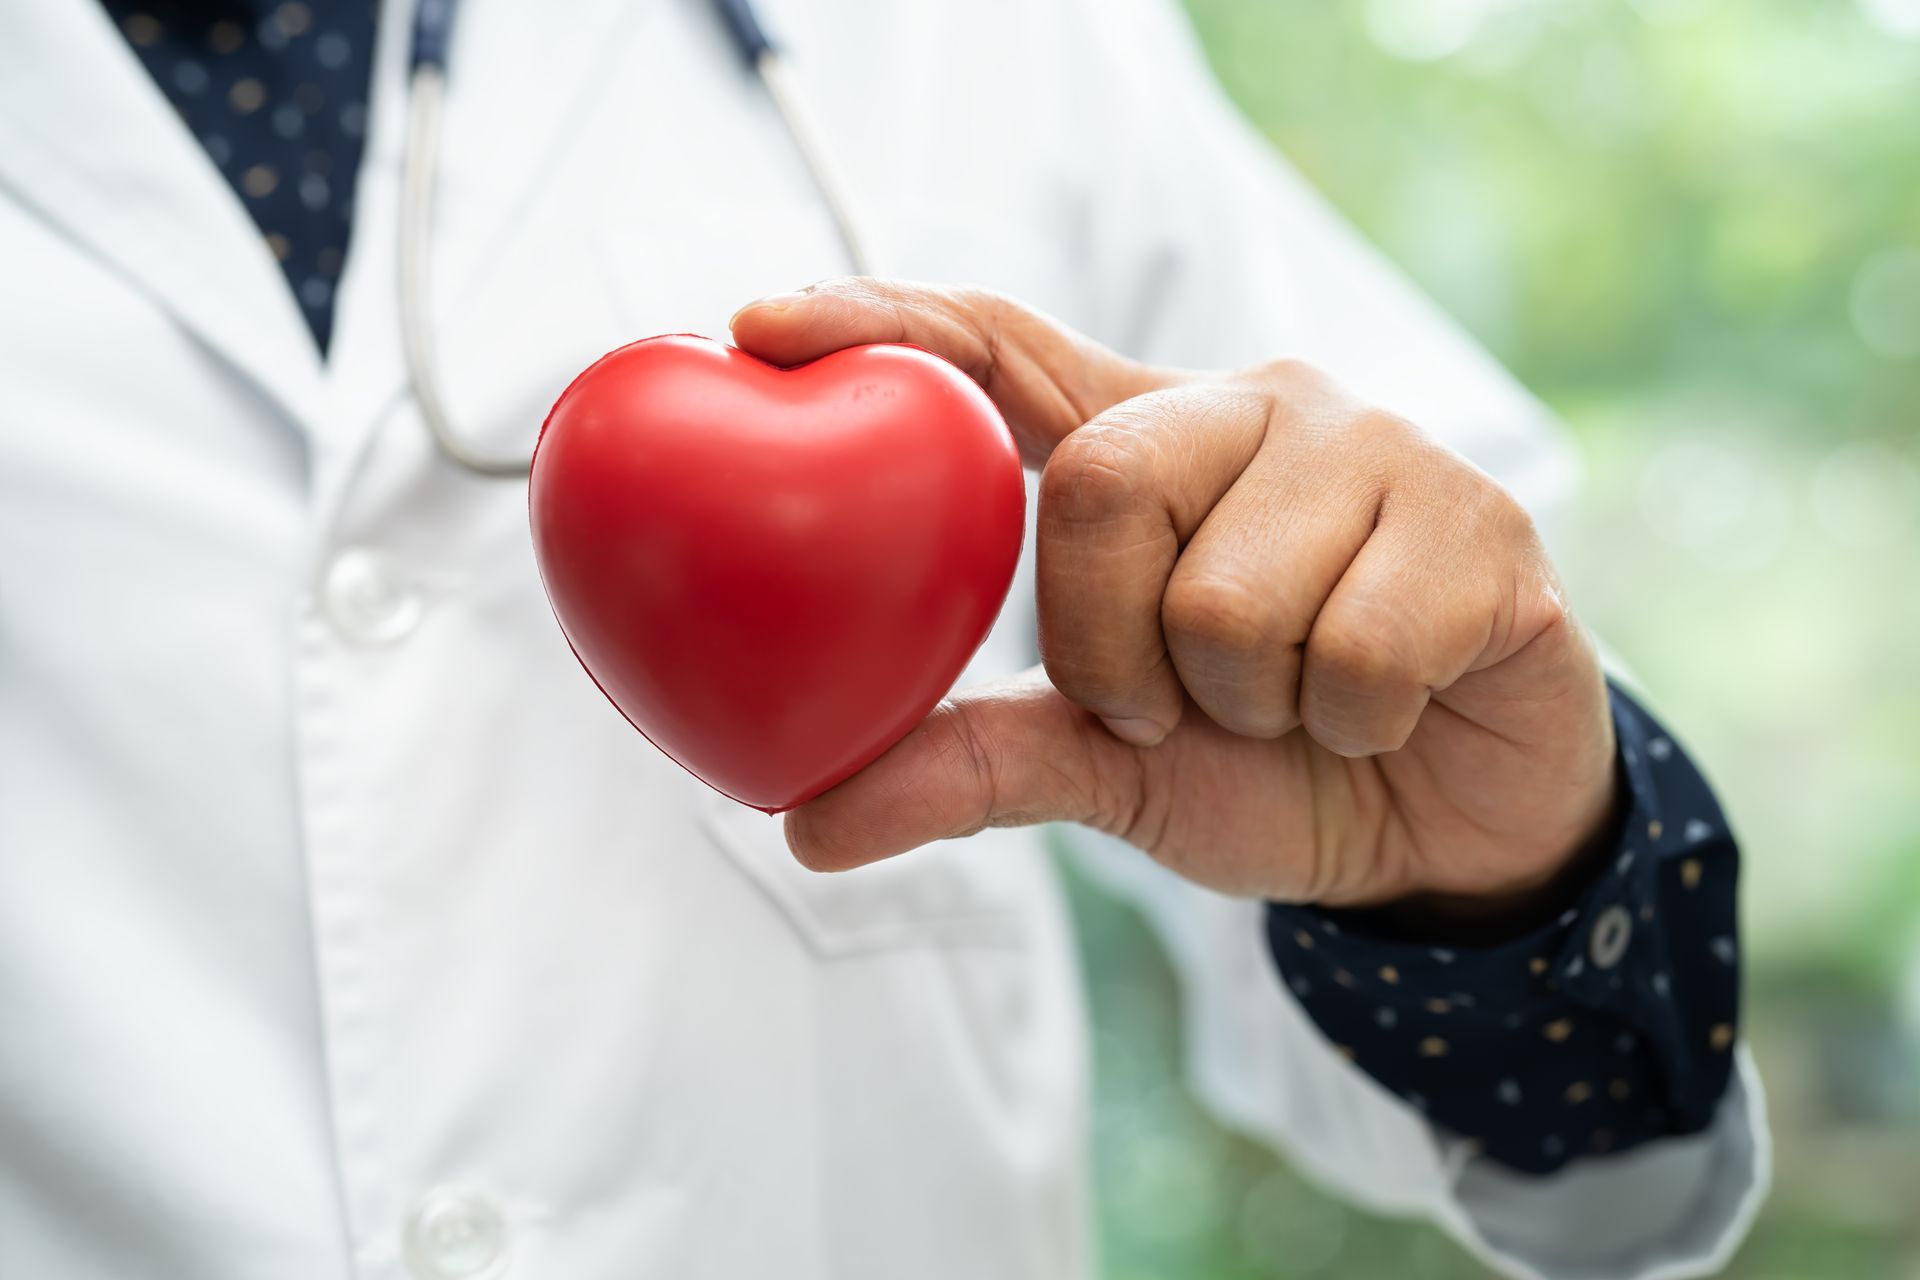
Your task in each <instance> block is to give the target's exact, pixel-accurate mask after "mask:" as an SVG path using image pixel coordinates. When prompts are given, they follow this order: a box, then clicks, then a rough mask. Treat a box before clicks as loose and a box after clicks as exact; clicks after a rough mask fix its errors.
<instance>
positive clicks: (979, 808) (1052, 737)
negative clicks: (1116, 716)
mask: <svg viewBox="0 0 1920 1280" xmlns="http://www.w3.org/2000/svg"><path fill="white" fill-rule="evenodd" d="M1141 755H1142V753H1141V751H1140V749H1139V748H1136V747H1131V746H1128V745H1127V744H1126V743H1124V742H1121V741H1120V740H1119V739H1118V738H1115V737H1114V736H1113V735H1111V734H1109V733H1108V732H1107V731H1106V730H1105V729H1104V728H1103V727H1101V725H1100V722H1099V721H1098V720H1097V719H1095V718H1094V717H1093V716H1092V715H1089V714H1088V713H1087V712H1085V711H1082V710H1080V709H1079V708H1078V707H1076V706H1074V705H1073V704H1072V703H1071V702H1068V701H1067V700H1066V698H1064V697H1063V696H1061V695H1060V694H1059V693H1058V692H1056V691H1055V689H1054V688H1053V686H1052V685H1051V684H1049V683H1047V678H1046V675H1045V673H1044V672H1043V671H1041V670H1040V669H1039V668H1037V667H1036V668H1035V669H1034V670H1032V671H1029V672H1027V673H1025V674H1024V675H1021V676H1018V677H1015V678H1014V679H1012V680H1009V681H1005V682H1003V683H1000V684H995V685H990V686H987V687H985V688H982V689H977V690H973V691H971V692H968V693H965V694H960V695H958V696H955V697H952V698H949V699H947V700H946V701H945V702H942V703H941V704H940V705H939V706H938V707H936V708H935V709H934V711H933V714H931V715H929V716H928V717H927V718H926V719H925V720H923V721H921V722H920V724H919V725H918V726H917V727H915V728H914V730H913V731H912V732H911V733H909V734H908V735H907V736H906V737H904V738H902V739H901V740H900V741H899V742H897V743H895V744H894V745H893V746H892V747H891V748H890V749H888V751H887V752H886V754H884V755H882V756H881V757H880V758H879V759H878V760H875V761H874V762H873V763H872V764H870V765H868V766H867V767H866V768H864V769H862V770H861V771H860V772H859V773H856V774H854V775H853V776H852V777H851V778H848V779H847V780H846V781H845V782H842V783H840V784H839V785H838V786H836V787H834V788H833V789H832V790H830V791H826V792H824V793H822V794H821V795H819V796H816V797H815V798H814V799H812V800H809V801H808V802H807V803H806V804H803V805H801V806H800V807H798V808H796V809H793V810H791V811H789V812H788V814H787V818H786V832H787V845H788V847H789V848H791V849H792V850H793V856H794V857H795V858H797V859H799V860H800V862H801V863H802V865H804V866H807V867H809V868H811V869H813V870H815V871H847V870H851V869H852V868H854V867H859V866H864V865H866V864H867V863H869V862H878V861H879V860H880V859H882V858H890V857H892V856H894V855H895V854H899V853H905V852H906V851H907V850H909V849H914V848H918V847H919V846H920V845H923V844H927V843H929V842H930V841H934V840H943V839H946V838H948V837H951V836H963V835H971V834H972V833H973V832H975V831H978V830H980V829H981V828H982V827H1011V826H1027V825H1030V824H1034V823H1040V822H1063V821H1065V822H1082V823H1086V824H1088V825H1089V826H1097V827H1102V828H1105V829H1107V830H1117V829H1118V828H1120V827H1121V826H1124V825H1126V823H1127V818H1128V816H1129V815H1131V814H1132V813H1134V812H1135V811H1136V810H1137V809H1138V808H1139V805H1140V798H1141V786H1142V783H1141V778H1142V775H1143V774H1144V772H1145V770H1144V769H1143V768H1142V767H1141V764H1142V760H1141Z"/></svg>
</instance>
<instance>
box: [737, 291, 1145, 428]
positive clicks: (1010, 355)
mask: <svg viewBox="0 0 1920 1280" xmlns="http://www.w3.org/2000/svg"><path fill="white" fill-rule="evenodd" d="M730 327H731V328H732V330H733V340H734V342H735V343H736V344H738V345H739V347H740V349H741V350H742V351H745V352H748V353H749V354H751V355H756V356H759V357H760V358H761V359H763V360H768V361H771V362H773V363H774V364H777V365H796V364H803V363H805V362H806V361H808V360H815V359H818V358H819V357H821V356H824V355H827V354H828V353H830V352H834V351H838V350H840V349H842V348H843V347H853V346H859V345H861V344H863V343H869V342H906V343H911V344H913V345H914V346H917V347H922V348H924V349H926V350H928V351H931V352H932V353H933V354H934V355H937V356H939V357H941V358H942V359H944V360H947V361H950V362H951V363H953V364H955V365H957V366H959V368H960V369H961V370H962V371H963V372H964V373H966V375H967V376H968V377H970V378H972V379H973V380H974V381H975V382H978V383H979V384H980V386H981V387H982V388H983V389H984V390H985V391H986V393H987V395H988V397H989V398H991V399H992V400H993V402H994V404H995V406H996V407H998V408H999V410H1000V413H1001V415H1002V416H1004V417H1005V418H1006V420H1007V426H1008V427H1010V428H1012V430H1013V434H1014V438H1015V439H1016V440H1018V441H1019V442H1020V450H1021V453H1022V454H1024V455H1025V457H1026V460H1027V462H1028V464H1029V465H1032V466H1038V465H1039V464H1041V463H1043V462H1045V461H1046V459H1047V455H1048V454H1049V453H1051V452H1052V451H1053V447H1054V445H1056V444H1058V443H1059V442H1060V441H1061V440H1062V439H1064V438H1065V437H1066V436H1067V434H1068V433H1069V432H1071V431H1073V430H1074V429H1076V428H1077V427H1079V426H1080V425H1081V424H1082V423H1084V422H1086V421H1087V420H1089V419H1090V418H1092V417H1094V416H1095V415H1096V414H1099V413H1102V412H1104V411H1105V410H1107V409H1110V408H1112V407H1113V406H1114V405H1116V404H1118V403H1120V402H1121V401H1122V400H1130V399H1132V398H1133V397H1134V396H1137V395H1142V394H1144V393H1146V392H1148V391H1153V390H1157V389H1158V388H1160V387H1163V386H1165V385H1167V384H1168V383H1169V382H1171V381H1173V380H1175V378H1176V377H1177V376H1178V375H1175V374H1173V373H1171V372H1168V371H1163V370H1156V369H1151V368H1148V367H1147V366H1145V365H1142V364H1138V363H1136V362H1135V361H1132V360H1129V359H1127V358H1126V357H1124V356H1122V355H1119V354H1118V353H1116V352H1114V351H1111V350H1109V349H1108V348H1106V347H1104V346H1102V345H1100V344H1099V343H1098V342H1095V341H1094V340H1093V339H1091V338H1088V337H1084V336H1083V335H1081V334H1079V333H1076V332H1074V331H1073V330H1072V329H1069V328H1068V327H1067V326H1065V325H1063V324H1061V323H1060V322H1058V321H1057V320H1054V319H1053V318H1051V317H1050V316H1046V315H1042V314H1041V313H1040V312H1038V311H1035V310H1033V309H1031V308H1029V307H1025V306H1022V305H1021V304H1019V303H1017V302H1015V301H1013V300H1012V299H1010V298H1007V297H1004V296H1002V295H1000V294H997V293H992V292H989V291H987V290H984V289H950V288H943V287H941V286H938V285H928V284H915V283H912V282H910V281H904V280H874V279H870V278H866V277H849V278H846V279H840V280H827V281H823V282H822V283H820V284H816V285H812V286H809V287H808V288H807V289H805V290H804V291H802V292H800V293H781V294H774V295H772V296H771V297H766V298H761V299H760V300H758V301H757V302H750V303H748V304H747V305H746V306H744V307H742V308H740V310H739V311H737V312H735V313H734V316H733V319H732V321H731V322H730Z"/></svg>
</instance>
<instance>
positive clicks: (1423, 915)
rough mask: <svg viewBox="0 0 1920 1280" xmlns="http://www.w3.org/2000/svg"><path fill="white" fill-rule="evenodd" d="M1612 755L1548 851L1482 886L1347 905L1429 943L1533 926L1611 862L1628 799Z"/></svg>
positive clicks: (1500, 935)
mask: <svg viewBox="0 0 1920 1280" xmlns="http://www.w3.org/2000/svg"><path fill="white" fill-rule="evenodd" d="M1631 802H1632V788H1631V787H1630V786H1629V785H1628V784H1627V782H1626V780H1625V779H1624V778H1623V777H1622V776H1621V770H1620V766H1619V763H1618V761H1617V760H1616V761H1615V763H1614V765H1613V767H1612V768H1611V769H1609V770H1608V771H1607V774H1606V779H1605V782H1604V783H1603V784H1602V785H1601V786H1600V787H1598V788H1596V789H1595V792H1594V796H1593V799H1592V800H1591V802H1590V803H1589V805H1588V806H1587V816H1586V817H1585V818H1584V819H1583V821H1582V822H1581V823H1580V825H1579V831H1580V834H1579V835H1578V836H1576V837H1575V838H1574V839H1573V840H1572V841H1570V842H1566V843H1565V844H1563V846H1562V847H1561V849H1560V851H1559V852H1558V853H1557V854H1556V855H1555V856H1553V857H1551V858H1548V859H1545V860H1543V861H1542V862H1541V863H1540V864H1538V865H1536V866H1533V867H1529V868H1526V869H1524V870H1522V871H1518V872H1516V873H1514V874H1512V875H1510V876H1507V877H1504V878H1502V879H1501V880H1500V881H1498V882H1497V883H1493V884H1490V885H1486V886H1484V887H1481V886H1475V887H1474V888H1471V889H1461V888H1456V887H1452V886H1448V887H1444V888H1440V887H1423V888H1419V889H1415V890H1412V891H1410V892H1407V893H1404V894H1401V895H1399V896H1397V897H1394V898H1391V899H1387V900H1383V901H1380V902H1377V903H1373V904H1367V905H1362V906H1359V907H1356V908H1350V909H1349V910H1352V911H1358V912H1360V913H1363V914H1364V915H1366V916H1367V917H1369V918H1370V919H1371V920H1372V922H1373V923H1374V925H1375V926H1376V927H1377V928H1378V929H1379V931H1380V932H1381V933H1383V934H1384V935H1387V936H1394V937H1399V938H1403V939H1405V940H1407V941H1409V942H1420V943H1427V944H1432V945H1440V944H1448V943H1451V944H1457V945H1464V946H1487V945H1493V944H1496V943H1499V942H1502V941H1505V940H1507V939H1509V938H1513V937H1517V936H1519V935H1521V934H1524V933H1528V932H1531V931H1532V930H1534V929H1537V928H1539V927H1541V926H1542V925H1544V924H1546V923H1547V921H1549V920H1551V919H1553V918H1554V917H1555V916H1557V915H1559V914H1561V913H1562V912H1564V911H1565V910H1567V908H1569V907H1571V906H1573V905H1574V904H1575V903H1577V902H1578V901H1579V900H1580V898H1581V897H1582V896H1583V895H1584V894H1585V893H1586V890H1587V888H1588V887H1589V886H1590V885H1591V884H1592V883H1593V881H1594V880H1595V878H1596V877H1597V876H1599V875H1600V874H1601V872H1602V871H1603V870H1604V869H1605V868H1606V867H1607V866H1608V864H1609V863H1610V862H1611V860H1612V858H1613V855H1614V853H1615V852H1616V851H1617V847H1618V845H1619V843H1620V834H1621V829H1622V827H1623V825H1624V823H1625V822H1626V819H1627V814H1628V812H1629V810H1630V809H1631V807H1632V803H1631Z"/></svg>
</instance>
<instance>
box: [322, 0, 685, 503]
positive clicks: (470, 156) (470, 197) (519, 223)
mask: <svg viewBox="0 0 1920 1280" xmlns="http://www.w3.org/2000/svg"><path fill="white" fill-rule="evenodd" d="M653 7H654V0H637V2H636V0H570V2H569V3H567V4H565V5H564V6H555V5H546V4H530V3H526V0H466V2H465V3H463V4H462V5H461V6H460V12H459V14H458V16H457V18H456V19H455V24H454V33H453V47H452V50H451V55H450V59H449V70H448V97H447V105H446V113H445V117H444V122H443V128H442V137H441V143H440V147H439V154H438V157H437V164H436V166H435V168H436V181H435V194H434V217H433V237H432V242H431V244H430V245H429V252H430V262H429V264H428V265H429V269H430V280H431V284H430V295H431V300H432V302H431V305H432V316H433V321H434V324H433V330H434V347H435V356H436V360H437V362H438V367H439V368H440V369H441V370H442V375H441V376H442V381H443V382H447V383H453V382H454V381H455V380H456V379H457V378H458V377H459V359H458V356H459V351H460V347H461V333H462V327H463V324H462V320H463V317H465V316H466V315H467V314H468V309H467V303H468V301H469V300H470V299H471V298H472V297H473V295H474V294H475V292H476V291H477V290H478V288H479V287H480V286H481V285H482V284H483V283H484V282H485V280H486V278H487V275H488V273H489V271H490V270H491V264H492V263H493V262H494V261H495V260H496V259H497V258H498V257H499V256H500V254H501V252H502V250H503V249H504V248H505V247H506V246H507V245H508V244H509V243H510V241H511V239H512V237H513V236H514V235H515V234H516V232H517V230H518V229H519V228H521V227H523V226H525V225H526V222H527V210H528V208H529V206H530V205H531V204H532V203H533V202H534V201H536V200H538V199H540V198H541V197H542V193H543V189H544V184H545V183H546V181H547V179H548V177H549V176H550V174H551V172H552V170H553V166H554V164H555V162H556V161H557V160H558V159H559V158H560V156H561V154H562V153H563V152H564V150H565V148H566V138H567V130H568V128H569V125H570V123H571V122H573V121H575V120H577V119H579V118H581V116H582V115H583V114H584V113H586V112H588V111H590V110H591V108H592V105H593V102H594V99H595V97H596V96H597V94H598V93H599V92H601V90H602V89H603V88H604V86H605V84H606V82H607V79H608V77H609V76H610V75H611V74H612V73H613V72H614V71H615V70H616V69H617V67H618V62H619V57H620V55H621V53H622V51H623V49H624V48H625V47H626V42H625V40H624V38H623V36H624V32H625V28H626V27H627V26H628V25H629V24H631V23H633V22H635V21H638V20H640V19H641V18H642V17H643V16H644V14H645V13H646V11H648V10H650V9H652V8H653ZM388 8H389V12H387V13H385V14H383V15H382V30H381V40H382V51H381V55H380V58H379V61H378V63H377V65H376V66H375V69H374V77H375V85H374V111H373V122H374V127H373V133H372V136H371V138H370V144H371V145H370V148H369V159H368V161H367V165H366V167H365V168H363V169H362V171H361V177H360V192H359V201H360V203H359V206H358V208H357V209H356V212H355V224H354V232H353V236H354V242H353V248H352V250H351V252H350V253H349V255H348V264H347V279H346V281H345V282H344V287H343V290H342V293H341V295H340V297H339V299H338V303H339V306H340V310H339V311H338V312H337V313H336V329H335V339H334V349H333V356H334V364H335V370H334V373H335V376H336V378H337V380H338V383H337V388H336V390H337V394H338V395H339V396H340V401H339V404H340V413H341V417H342V419H343V422H342V424H341V425H342V427H343V428H344V430H345V432H346V433H347V434H344V435H343V436H342V437H341V439H340V441H339V443H340V448H341V455H340V457H339V458H338V459H336V460H335V461H336V463H337V464H338V465H339V466H340V467H341V468H342V469H344V470H347V471H350V470H351V468H352V467H353V465H354V459H355V458H356V457H357V455H358V454H359V453H360V452H361V451H362V450H363V449H364V448H365V446H366V444H367V442H368V440H369V439H370V438H371V436H372V434H373V432H374V430H375V428H377V427H379V426H380V425H381V424H382V423H383V422H386V421H388V420H389V419H390V418H391V416H392V411H393V409H394V406H395V404H396V403H397V402H400V401H402V400H404V398H405V397H406V395H407V393H408V392H407V376H406V369H405V365H404V364H403V362H402V360H401V344H400V341H399V314H398V302H397V299H396V287H397V286H396V282H397V281H398V279H399V271H400V263H399V246H398V243H397V240H398V237H397V236H396V235H395V234H394V229H395V227H396V226H397V224H398V218H399V213H398V209H399V199H400V186H401V162H402V154H403V140H404V134H405V124H406V114H407V94H408V88H407V83H406V70H405V57H404V49H403V47H402V46H403V45H404V44H405V40H404V37H403V32H404V30H405V28H406V26H407V23H406V22H405V20H404V19H405V17H407V16H410V13H411V10H410V9H408V10H407V11H406V13H405V14H402V13H396V12H393V11H392V10H394V9H396V8H399V9H405V8H406V7H405V6H389V7H388ZM457 390H458V389H457V387H454V388H452V391H453V393H454V396H455V399H456V401H457V399H458V394H457ZM455 407H456V409H457V408H458V407H459V406H458V405H457V404H456V406H455ZM407 416H408V417H409V418H411V417H412V415H411V414H409V415H407ZM456 416H463V415H458V414H456ZM462 425H463V423H462V422H456V423H455V427H456V429H460V428H461V427H462ZM466 433H467V434H468V435H469V436H471V435H472V434H473V432H472V427H471V425H470V424H469V425H467V426H466ZM469 443H471V444H473V445H475V446H476V447H479V448H482V449H487V450H492V451H496V452H500V451H504V450H505V449H508V448H515V447H522V446H523V445H524V444H525V443H527V442H518V441H515V442H500V441H488V440H486V439H482V438H474V439H470V440H469Z"/></svg>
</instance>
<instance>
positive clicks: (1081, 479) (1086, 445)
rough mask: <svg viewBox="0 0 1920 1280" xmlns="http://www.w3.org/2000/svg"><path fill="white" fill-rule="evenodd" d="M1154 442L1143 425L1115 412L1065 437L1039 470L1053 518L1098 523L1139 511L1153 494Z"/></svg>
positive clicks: (1044, 503) (1044, 506)
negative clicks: (1112, 415) (1149, 489)
mask: <svg viewBox="0 0 1920 1280" xmlns="http://www.w3.org/2000/svg"><path fill="white" fill-rule="evenodd" d="M1152 455H1153V443H1152V440H1151V438H1150V436H1149V435H1148V433H1147V431H1146V429H1145V427H1144V425H1143V424H1140V423H1136V422H1134V421H1131V420H1129V419H1126V418H1118V417H1110V418H1108V419H1105V420H1101V421H1096V422H1091V423H1088V424H1087V425H1086V426H1084V427H1081V428H1080V429H1079V430H1078V431H1075V432H1074V433H1073V434H1071V435H1069V436H1068V437H1067V438H1066V439H1064V440H1062V441H1061V442H1060V443H1059V444H1058V445H1057V446H1055V448H1054V450H1053V454H1052V456H1051V457H1049V458H1048V459H1047V465H1046V467H1045V468H1044V469H1043V470H1042V471H1041V473H1040V509H1041V511H1042V512H1043V513H1044V514H1045V515H1046V517H1047V518H1048V519H1049V520H1054V521H1062V522H1066V523H1073V524H1098V523H1101V522H1103V521H1105V520H1108V519H1111V518H1113V517H1114V516H1116V515H1120V514H1124V513H1130V512H1132V511H1135V510H1137V509H1138V508H1139V507H1140V506H1141V505H1142V504H1143V503H1144V502H1145V501H1146V496H1147V493H1148V476H1149V472H1150V467H1151V463H1152Z"/></svg>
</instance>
